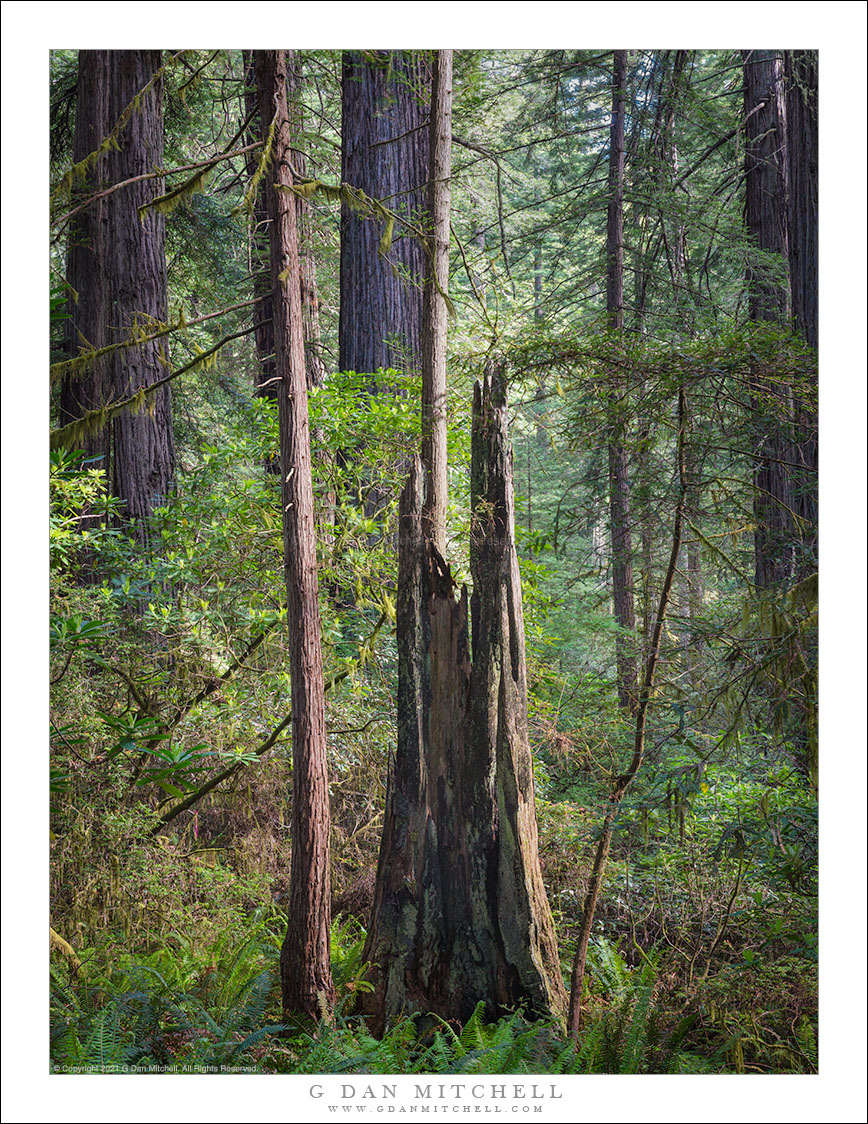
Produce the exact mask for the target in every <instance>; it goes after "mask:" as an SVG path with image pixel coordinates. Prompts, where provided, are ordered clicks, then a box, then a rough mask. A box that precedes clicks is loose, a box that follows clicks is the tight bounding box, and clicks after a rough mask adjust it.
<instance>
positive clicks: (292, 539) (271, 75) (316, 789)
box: [255, 50, 334, 1018]
mask: <svg viewBox="0 0 868 1124" xmlns="http://www.w3.org/2000/svg"><path fill="white" fill-rule="evenodd" d="M255 62H256V77H257V87H258V90H259V106H260V120H261V121H262V127H263V136H264V135H265V133H266V132H267V130H268V125H269V123H270V122H271V121H272V120H273V119H274V118H275V113H276V123H275V129H274V139H273V146H274V147H273V159H272V162H271V171H270V172H269V174H268V178H267V181H266V206H267V209H268V216H269V220H270V226H269V233H270V244H271V284H272V300H273V317H274V342H275V364H276V371H277V376H278V377H279V378H280V379H281V383H280V387H279V389H280V397H279V400H278V405H279V411H280V461H281V477H282V490H283V503H282V506H283V541H284V571H285V578H286V595H287V620H288V626H289V648H290V675H291V680H292V868H291V872H290V890H289V919H288V925H287V931H286V938H285V940H284V942H283V947H282V949H281V954H280V974H281V985H282V992H283V1008H284V1013H285V1015H286V1016H291V1015H292V1014H293V1013H295V1012H299V1011H302V1012H304V1013H305V1014H307V1015H309V1016H311V1017H312V1018H318V1017H319V1016H320V1015H321V1013H322V1005H323V1004H325V1005H329V1004H331V1002H332V1001H333V999H334V987H333V985H332V978H331V967H330V959H329V927H330V908H331V907H330V878H329V793H328V770H327V763H326V736H325V695H324V685H323V671H322V648H321V639H320V616H319V602H318V591H317V563H316V536H315V530H314V510H313V488H312V484H311V462H310V432H309V422H308V410H307V376H306V369H305V357H304V339H303V334H302V311H301V286H300V283H299V258H298V242H297V231H296V207H295V197H294V196H293V195H292V194H291V192H289V191H286V190H281V188H287V187H291V186H292V183H293V177H292V172H291V168H290V161H291V150H292V135H291V131H290V117H289V108H288V104H287V68H286V55H285V52H284V51H282V50H278V51H257V52H255Z"/></svg>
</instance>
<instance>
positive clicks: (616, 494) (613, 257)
mask: <svg viewBox="0 0 868 1124" xmlns="http://www.w3.org/2000/svg"><path fill="white" fill-rule="evenodd" d="M626 86H627V52H626V51H615V62H614V70H613V74H612V124H611V128H610V134H609V136H610V141H609V143H610V147H609V209H608V221H607V224H606V258H607V267H606V309H607V312H608V314H609V324H610V326H611V327H612V328H614V329H615V331H617V332H621V331H622V330H623V328H624V102H625V89H626ZM620 383H621V380H620V379H618V378H615V379H613V384H614V385H613V391H614V397H617V396H618V391H619V387H620ZM613 409H614V410H616V411H618V410H619V406H618V403H617V402H616V403H614V404H613ZM623 437H624V423H623V422H622V421H620V420H615V421H613V422H612V425H611V431H610V436H609V517H610V523H611V528H612V591H613V600H614V609H615V620H616V621H617V623H618V634H617V637H616V639H615V651H616V660H617V665H618V701H619V703H620V704H621V706H622V707H623V708H624V709H625V710H628V711H632V710H634V709H635V706H636V636H635V633H636V610H635V606H634V603H633V537H632V531H631V527H630V476H629V464H628V458H627V451H626V449H625V448H624V441H623Z"/></svg>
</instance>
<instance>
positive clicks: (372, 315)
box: [339, 50, 430, 372]
mask: <svg viewBox="0 0 868 1124" xmlns="http://www.w3.org/2000/svg"><path fill="white" fill-rule="evenodd" d="M429 83H430V78H429V76H428V73H427V67H426V65H425V62H424V59H423V57H422V55H421V53H420V52H418V51H379V50H378V51H345V52H344V56H343V72H342V102H341V105H342V109H341V137H342V147H341V179H342V181H343V182H344V183H348V184H351V185H352V186H353V187H355V188H359V189H360V190H361V191H364V192H365V194H366V195H368V196H371V197H372V198H374V199H378V200H380V201H381V202H383V203H384V204H385V205H386V206H387V207H389V208H391V209H393V210H395V211H397V212H398V214H400V215H402V216H404V217H406V218H407V220H408V221H411V222H413V223H414V224H419V223H420V222H421V219H422V213H423V211H424V207H425V183H426V181H427V179H428V137H427V130H426V129H425V127H424V126H425V119H426V116H427V111H428V89H429ZM381 233H382V232H381V231H380V230H379V229H378V228H377V225H376V224H375V223H371V222H369V221H367V220H365V219H364V218H362V217H361V216H359V215H357V214H355V213H354V212H353V211H352V209H351V208H349V207H347V206H344V207H343V209H342V212H341V281H340V289H341V302H340V343H339V346H340V358H339V362H340V367H341V370H343V371H358V372H371V371H377V370H379V369H380V368H388V367H394V368H396V369H399V370H404V371H418V370H419V352H420V331H421V323H422V291H421V285H422V281H423V278H424V275H425V270H426V261H425V254H424V251H423V249H422V247H421V246H420V244H419V241H418V239H416V238H415V237H413V236H409V235H408V236H403V235H402V231H401V229H400V227H396V229H395V232H394V240H393V243H392V247H391V249H390V250H389V252H388V255H387V256H386V257H385V258H384V257H383V256H382V255H381V254H380V253H379V252H378V248H379V242H380V236H381Z"/></svg>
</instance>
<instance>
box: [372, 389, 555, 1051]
mask: <svg viewBox="0 0 868 1124" xmlns="http://www.w3.org/2000/svg"><path fill="white" fill-rule="evenodd" d="M511 472H512V458H511V454H510V452H509V450H508V445H507V437H506V418H505V402H504V392H503V389H502V386H501V385H499V384H498V383H497V382H496V381H495V384H494V385H492V381H491V380H490V379H486V380H485V382H484V384H483V386H482V387H481V388H480V387H477V388H476V393H475V399H474V425H473V468H472V479H473V486H472V487H473V495H472V504H473V520H472V528H473V529H472V539H471V565H472V569H473V574H474V581H475V590H474V595H473V610H472V613H473V660H472V662H471V655H470V648H469V643H470V637H469V631H468V601H467V592H466V589H465V590H462V591H461V593H460V595H459V596H458V597H457V598H456V595H455V585H454V582H453V580H452V576H451V573H450V570H449V567H448V565H447V564H446V563H445V562H444V561H443V558H442V557H441V555H440V553H439V551H438V550H437V548H436V546H434V545H433V543H431V541H430V540H429V539H428V538H427V537H426V536H425V534H424V531H423V522H422V467H421V465H420V463H419V462H418V460H417V461H416V462H415V464H414V466H413V468H412V470H411V475H410V479H409V482H408V484H407V486H406V488H405V489H404V492H403V494H402V497H401V507H400V547H399V590H398V606H397V610H398V619H397V631H398V659H399V663H398V750H397V755H396V759H395V763H394V767H393V769H392V771H391V775H390V777H389V783H388V793H387V799H386V811H385V822H384V828H383V837H382V841H381V846H380V859H379V865H378V870H377V885H376V891H375V899H374V906H373V911H372V917H371V922H370V925H369V928H368V938H367V942H366V945H365V952H364V959H365V960H366V961H369V962H370V963H371V965H372V968H371V973H370V979H371V982H372V983H373V985H374V990H373V992H371V993H369V994H365V995H363V996H361V997H360V1007H361V1010H362V1011H363V1013H365V1014H366V1015H367V1016H368V1017H369V1020H370V1023H371V1026H372V1029H373V1031H374V1033H377V1034H380V1033H382V1031H383V1029H384V1027H385V1025H386V1023H387V1021H388V1020H389V1019H392V1018H394V1017H395V1016H397V1015H399V1014H400V1013H401V1012H408V1013H412V1012H414V1011H419V1012H421V1013H422V1014H426V1013H428V1012H434V1013H435V1014H438V1015H440V1016H441V1017H443V1018H448V1019H459V1020H462V1021H463V1020H466V1019H467V1018H468V1017H469V1016H470V1014H472V1012H473V1010H474V1008H475V1006H476V1004H477V1003H478V1002H479V1001H480V1000H483V1001H485V1003H486V1007H487V1008H488V1011H489V1012H490V1013H491V1014H492V1015H493V1014H496V1013H499V1012H502V1011H505V1010H506V1009H507V1008H510V1007H513V1006H515V1005H516V1004H519V1003H524V1004H525V1005H526V1007H527V1008H529V1009H530V1010H532V1011H535V1012H538V1013H540V1014H549V1013H551V1012H552V1011H555V1012H561V1011H562V1010H563V1007H564V1002H565V996H564V992H563V985H562V981H561V977H560V969H559V965H558V955H557V944H556V938H555V933H554V925H553V922H552V917H551V912H550V910H549V907H548V902H547V900H546V895H545V890H544V887H543V882H542V874H541V871H540V866H539V856H538V851H537V833H536V819H535V814H534V794H533V767H532V759H531V753H530V745H529V740H528V730H527V701H526V682H525V665H524V626H523V618H522V610H521V587H520V584H519V579H518V562H517V557H516V552H515V543H514V507H513V495H512V478H511Z"/></svg>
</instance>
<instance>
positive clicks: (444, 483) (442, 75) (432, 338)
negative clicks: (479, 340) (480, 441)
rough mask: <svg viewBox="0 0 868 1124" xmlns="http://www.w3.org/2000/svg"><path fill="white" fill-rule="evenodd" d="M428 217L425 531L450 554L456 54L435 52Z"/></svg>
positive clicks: (424, 332) (424, 338)
mask: <svg viewBox="0 0 868 1124" xmlns="http://www.w3.org/2000/svg"><path fill="white" fill-rule="evenodd" d="M430 146H431V148H430V170H431V174H430V178H429V180H428V217H429V223H430V228H431V233H430V243H431V249H432V260H431V261H430V262H429V265H428V268H429V276H428V278H427V280H426V283H425V303H424V309H423V324H422V463H423V465H424V466H425V499H424V502H423V506H422V522H423V525H424V527H425V533H426V535H427V537H428V538H429V539H430V541H431V542H432V543H433V544H434V546H435V547H436V548H437V549H438V550H439V551H440V553H441V554H445V552H446V504H447V491H448V487H449V479H448V470H447V465H446V340H447V332H446V326H447V315H448V313H447V308H446V300H445V294H446V293H447V292H448V290H449V216H450V211H451V200H452V52H451V51H437V53H436V55H435V58H434V74H433V78H432V82H431V125H430Z"/></svg>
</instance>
